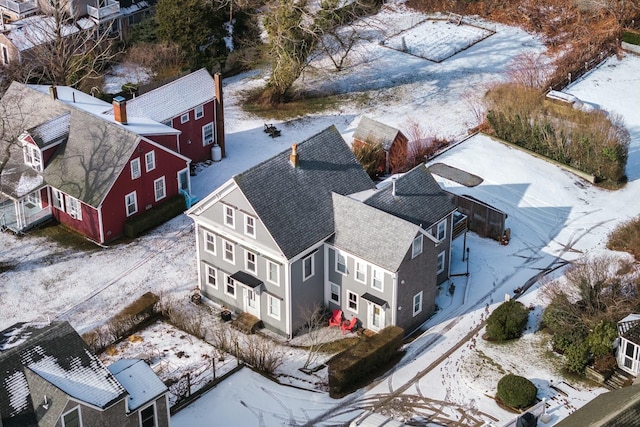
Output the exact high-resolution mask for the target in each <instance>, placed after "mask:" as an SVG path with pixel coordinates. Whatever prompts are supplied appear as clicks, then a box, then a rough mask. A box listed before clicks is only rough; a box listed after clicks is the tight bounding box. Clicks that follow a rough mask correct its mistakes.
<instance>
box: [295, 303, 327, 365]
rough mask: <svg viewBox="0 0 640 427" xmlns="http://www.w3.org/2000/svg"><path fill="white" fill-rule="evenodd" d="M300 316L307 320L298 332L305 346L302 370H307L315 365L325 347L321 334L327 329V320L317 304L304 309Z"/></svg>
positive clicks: (322, 309) (321, 308)
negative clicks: (302, 336)
mask: <svg viewBox="0 0 640 427" xmlns="http://www.w3.org/2000/svg"><path fill="white" fill-rule="evenodd" d="M302 315H303V317H304V318H305V319H306V320H307V321H306V323H305V325H304V326H303V327H302V330H301V331H300V333H301V334H302V335H304V338H305V346H306V348H307V358H306V359H305V361H304V365H303V366H302V369H308V368H309V366H311V365H313V364H315V363H316V361H317V360H318V358H319V356H320V353H321V352H322V349H323V348H324V347H325V346H326V340H325V339H324V338H325V336H324V334H323V332H325V331H326V329H327V328H326V326H327V319H326V316H325V311H324V308H323V307H322V306H321V305H319V304H314V305H313V306H311V307H307V308H304V309H303V310H302Z"/></svg>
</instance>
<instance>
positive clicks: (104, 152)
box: [0, 82, 141, 207]
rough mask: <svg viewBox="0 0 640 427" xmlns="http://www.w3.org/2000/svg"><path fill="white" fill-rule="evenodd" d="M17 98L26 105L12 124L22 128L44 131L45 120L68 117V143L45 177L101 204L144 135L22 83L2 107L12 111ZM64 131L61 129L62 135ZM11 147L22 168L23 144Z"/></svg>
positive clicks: (15, 163) (13, 190) (59, 149)
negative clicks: (141, 135)
mask: <svg viewBox="0 0 640 427" xmlns="http://www.w3.org/2000/svg"><path fill="white" fill-rule="evenodd" d="M11 102H19V105H20V108H21V113H20V115H19V116H20V117H12V118H11V120H13V123H12V124H11V125H12V126H16V127H18V128H20V129H22V130H24V129H35V130H36V133H37V134H38V135H39V134H40V133H41V130H42V127H41V126H42V124H43V123H45V124H46V123H49V125H51V126H52V123H53V122H56V124H59V122H58V120H61V121H62V120H63V119H61V118H62V117H64V116H68V121H69V129H68V135H66V136H65V135H63V136H62V137H63V138H65V137H66V142H65V143H63V144H60V145H59V146H58V147H57V148H56V152H55V154H54V156H53V157H52V158H51V160H50V161H49V164H48V165H47V167H46V168H45V170H44V172H43V173H42V176H43V178H44V181H45V182H46V184H49V185H51V186H52V187H55V188H57V189H59V190H61V191H63V192H64V193H66V194H69V195H70V196H73V197H75V198H76V199H79V200H81V201H83V202H84V203H86V204H88V205H90V206H94V207H97V206H99V205H100V204H101V203H102V201H103V200H104V198H105V197H106V195H107V194H108V192H109V190H110V188H111V186H112V185H113V183H114V182H115V180H116V179H117V178H118V176H119V174H120V173H121V171H122V170H123V168H124V167H125V166H126V165H127V163H128V160H129V157H130V156H131V154H132V153H133V150H134V149H135V148H136V147H137V146H138V144H139V142H140V140H141V137H140V136H139V135H138V134H137V133H135V132H133V131H132V130H131V128H129V127H127V126H126V125H121V124H118V123H114V122H112V121H109V120H108V119H105V118H104V116H102V117H101V116H97V115H95V114H92V113H89V112H87V111H85V110H84V109H80V108H75V104H74V103H68V102H64V101H61V100H59V99H58V100H54V99H52V98H51V97H50V96H49V95H48V94H45V93H42V92H41V91H39V90H37V89H35V88H32V87H29V86H26V85H23V84H21V83H17V82H13V83H12V84H11V86H10V87H9V89H8V90H7V92H6V93H5V95H4V96H3V97H2V99H1V100H0V104H2V106H1V107H0V109H1V110H2V111H7V110H9V106H10V105H12V104H11ZM65 120H66V119H65ZM47 126H48V125H47ZM65 126H66V122H65ZM60 133H61V131H60V132H57V136H60ZM11 151H12V154H11V158H10V160H9V162H10V163H11V165H9V169H11V170H17V169H15V168H16V167H17V168H20V166H19V165H20V164H21V163H23V158H22V152H21V151H22V150H21V147H20V146H19V145H18V144H13V145H12V147H11ZM4 175H5V173H4V171H3V182H2V185H3V188H2V189H1V190H2V192H3V193H7V194H11V193H17V192H18V191H17V190H16V188H7V185H6V183H5V182H4ZM19 182H20V179H13V180H12V181H11V183H12V184H16V183H19Z"/></svg>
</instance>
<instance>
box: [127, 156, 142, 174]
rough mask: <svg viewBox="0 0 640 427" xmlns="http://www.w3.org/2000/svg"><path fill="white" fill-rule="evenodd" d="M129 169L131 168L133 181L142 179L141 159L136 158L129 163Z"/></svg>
mask: <svg viewBox="0 0 640 427" xmlns="http://www.w3.org/2000/svg"><path fill="white" fill-rule="evenodd" d="M129 167H130V168H131V179H136V178H140V175H141V172H140V157H136V158H135V159H133V160H131V162H129Z"/></svg>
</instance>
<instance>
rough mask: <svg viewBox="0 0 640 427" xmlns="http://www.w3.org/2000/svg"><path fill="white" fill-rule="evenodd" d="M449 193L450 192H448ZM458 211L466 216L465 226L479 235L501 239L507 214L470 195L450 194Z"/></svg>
mask: <svg viewBox="0 0 640 427" xmlns="http://www.w3.org/2000/svg"><path fill="white" fill-rule="evenodd" d="M450 194H451V193H450ZM451 196H452V197H453V203H454V204H455V205H456V207H457V208H458V211H460V212H461V213H463V214H464V215H466V216H467V228H468V230H469V231H473V232H474V233H477V234H478V235H479V236H481V237H490V238H492V239H494V240H498V241H499V240H501V239H502V236H503V235H504V232H505V221H506V219H507V214H506V213H504V212H502V211H501V210H499V209H496V208H494V207H493V206H489V205H487V204H486V203H483V202H481V201H480V200H478V199H475V198H473V197H471V196H461V195H457V194H451Z"/></svg>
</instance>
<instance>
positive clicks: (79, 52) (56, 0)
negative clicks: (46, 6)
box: [21, 0, 116, 86]
mask: <svg viewBox="0 0 640 427" xmlns="http://www.w3.org/2000/svg"><path fill="white" fill-rule="evenodd" d="M50 5H51V8H50V10H48V15H46V16H45V17H43V18H42V19H40V20H37V21H35V22H33V24H32V27H31V28H30V30H29V31H27V32H26V33H25V34H26V39H27V41H28V42H29V44H31V45H33V47H31V48H30V49H28V50H27V51H26V52H24V55H23V57H22V63H21V68H22V76H23V78H25V79H29V80H31V81H33V80H34V79H37V80H38V81H40V82H42V83H53V84H56V85H70V86H77V85H79V84H80V83H81V82H82V81H83V80H85V79H88V78H90V77H97V76H99V75H100V70H101V69H102V67H103V66H104V65H105V64H106V63H108V62H109V61H110V60H112V59H113V58H114V57H115V56H116V51H115V50H114V43H113V39H112V38H113V35H112V29H113V25H115V21H109V22H106V23H101V24H97V23H96V22H95V21H93V20H92V19H91V18H89V17H82V18H79V17H76V16H74V15H73V14H72V13H71V10H72V9H71V8H70V5H69V0H51V2H50Z"/></svg>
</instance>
